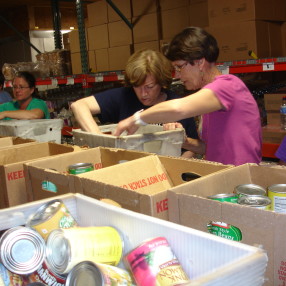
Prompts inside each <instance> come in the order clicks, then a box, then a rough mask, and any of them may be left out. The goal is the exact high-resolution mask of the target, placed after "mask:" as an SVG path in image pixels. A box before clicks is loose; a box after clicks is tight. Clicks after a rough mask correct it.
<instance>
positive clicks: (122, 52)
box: [108, 45, 132, 71]
mask: <svg viewBox="0 0 286 286" xmlns="http://www.w3.org/2000/svg"><path fill="white" fill-rule="evenodd" d="M131 53H132V46H130V45H127V46H120V47H112V48H109V49H108V59H109V69H110V70H111V71H113V70H124V69H125V66H126V63H127V60H128V58H129V57H130V56H131Z"/></svg>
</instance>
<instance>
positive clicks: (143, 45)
mask: <svg viewBox="0 0 286 286" xmlns="http://www.w3.org/2000/svg"><path fill="white" fill-rule="evenodd" d="M143 49H151V50H154V51H159V41H150V42H144V43H137V44H134V52H137V51H139V50H143Z"/></svg>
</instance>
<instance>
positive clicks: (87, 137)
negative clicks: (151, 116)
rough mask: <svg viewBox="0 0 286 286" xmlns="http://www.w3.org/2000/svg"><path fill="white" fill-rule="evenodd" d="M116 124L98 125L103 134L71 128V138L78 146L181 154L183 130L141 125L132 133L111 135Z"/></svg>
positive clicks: (173, 154) (160, 153) (171, 154)
mask: <svg viewBox="0 0 286 286" xmlns="http://www.w3.org/2000/svg"><path fill="white" fill-rule="evenodd" d="M116 126H117V124H110V125H102V126H100V130H101V132H103V133H104V134H96V133H92V132H86V131H83V130H81V129H75V130H73V140H74V143H75V144H76V145H78V146H86V145H87V146H89V147H98V146H104V147H113V148H123V149H128V150H139V151H145V152H150V153H156V154H159V155H168V156H177V157H179V156H181V153H182V152H181V149H182V144H183V142H184V136H185V135H184V134H185V133H184V130H183V129H181V128H178V129H176V130H169V131H164V130H163V126H160V125H152V124H149V125H146V126H141V127H139V129H138V130H137V131H136V133H134V134H133V135H126V132H125V133H123V134H122V135H120V136H113V135H111V134H112V133H113V131H114V130H115V128H116Z"/></svg>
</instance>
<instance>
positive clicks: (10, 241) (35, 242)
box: [0, 226, 45, 275]
mask: <svg viewBox="0 0 286 286" xmlns="http://www.w3.org/2000/svg"><path fill="white" fill-rule="evenodd" d="M0 257H1V261H2V263H3V265H4V266H5V267H6V268H7V269H8V270H10V271H11V272H14V273H16V274H20V275H26V274H30V273H33V272H34V271H36V270H37V269H38V267H39V265H41V264H42V263H43V261H44V258H45V241H44V239H43V238H42V237H41V235H40V234H39V233H38V232H37V231H35V230H33V229H31V228H28V227H24V226H17V227H13V228H10V229H9V230H7V231H6V232H5V233H4V234H3V235H2V237H1V239H0Z"/></svg>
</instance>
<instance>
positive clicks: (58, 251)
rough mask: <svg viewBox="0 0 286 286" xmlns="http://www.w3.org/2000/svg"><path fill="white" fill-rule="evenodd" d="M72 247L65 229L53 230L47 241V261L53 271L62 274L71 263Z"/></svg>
mask: <svg viewBox="0 0 286 286" xmlns="http://www.w3.org/2000/svg"><path fill="white" fill-rule="evenodd" d="M70 257H71V248H70V244H69V241H68V239H67V238H66V237H65V234H64V230H63V229H55V230H53V231H51V233H50V234H49V236H48V238H47V241H46V262H47V265H48V267H49V268H50V269H51V271H52V272H55V273H57V274H60V275H62V274H63V273H64V272H65V270H66V268H67V266H68V263H69V259H70Z"/></svg>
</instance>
